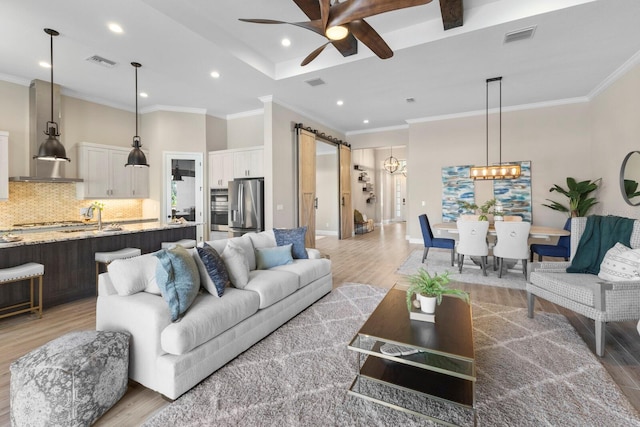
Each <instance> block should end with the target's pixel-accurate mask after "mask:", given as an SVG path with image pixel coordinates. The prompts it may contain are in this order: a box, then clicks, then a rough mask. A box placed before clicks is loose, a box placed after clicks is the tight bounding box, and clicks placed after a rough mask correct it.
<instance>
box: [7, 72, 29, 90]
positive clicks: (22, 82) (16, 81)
mask: <svg viewBox="0 0 640 427" xmlns="http://www.w3.org/2000/svg"><path fill="white" fill-rule="evenodd" d="M0 80H2V81H5V82H8V83H14V84H17V85H20V86H27V87H29V85H30V84H31V80H27V79H23V78H22V77H16V76H12V75H10V74H2V73H0Z"/></svg>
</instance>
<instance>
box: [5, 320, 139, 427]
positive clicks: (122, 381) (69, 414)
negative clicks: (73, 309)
mask: <svg viewBox="0 0 640 427" xmlns="http://www.w3.org/2000/svg"><path fill="white" fill-rule="evenodd" d="M130 337H131V336H130V334H129V333H127V332H104V331H80V332H71V333H68V334H66V335H63V336H61V337H60V338H56V339H55V340H53V341H50V342H48V343H47V344H45V345H43V346H42V347H40V348H37V349H35V350H33V351H31V352H29V353H27V354H26V355H24V356H22V357H21V358H20V359H18V360H16V361H14V362H13V363H12V364H11V368H10V370H11V386H10V388H11V391H10V393H11V396H10V405H11V424H12V425H13V426H26V425H29V426H45V425H47V426H48V425H60V426H88V425H90V424H92V423H93V422H94V421H95V420H97V419H98V418H99V417H100V416H101V415H102V414H104V413H105V412H106V411H107V410H108V409H109V408H111V407H112V406H113V405H114V404H115V403H116V402H117V401H118V400H120V398H121V397H122V396H123V395H124V393H125V391H126V390H127V381H128V376H129V373H128V370H129V339H130Z"/></svg>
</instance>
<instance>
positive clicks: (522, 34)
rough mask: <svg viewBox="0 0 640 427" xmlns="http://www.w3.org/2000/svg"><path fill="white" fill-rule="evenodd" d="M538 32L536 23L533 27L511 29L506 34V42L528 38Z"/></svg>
mask: <svg viewBox="0 0 640 427" xmlns="http://www.w3.org/2000/svg"><path fill="white" fill-rule="evenodd" d="M535 32H536V27H535V25H534V26H533V27H528V28H521V29H519V30H515V31H511V32H510V33H507V34H505V35H504V42H505V43H511V42H516V41H518V40H526V39H530V38H531V37H533V33H535Z"/></svg>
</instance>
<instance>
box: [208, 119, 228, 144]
mask: <svg viewBox="0 0 640 427" xmlns="http://www.w3.org/2000/svg"><path fill="white" fill-rule="evenodd" d="M206 128H207V151H218V150H226V149H227V121H226V120H225V119H221V118H218V117H213V116H206Z"/></svg>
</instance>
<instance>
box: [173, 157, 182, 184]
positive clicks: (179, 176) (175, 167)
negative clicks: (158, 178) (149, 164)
mask: <svg viewBox="0 0 640 427" xmlns="http://www.w3.org/2000/svg"><path fill="white" fill-rule="evenodd" d="M171 166H172V168H171V180H172V181H183V179H182V174H181V173H180V164H179V163H178V161H177V160H173V161H172V165H171Z"/></svg>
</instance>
